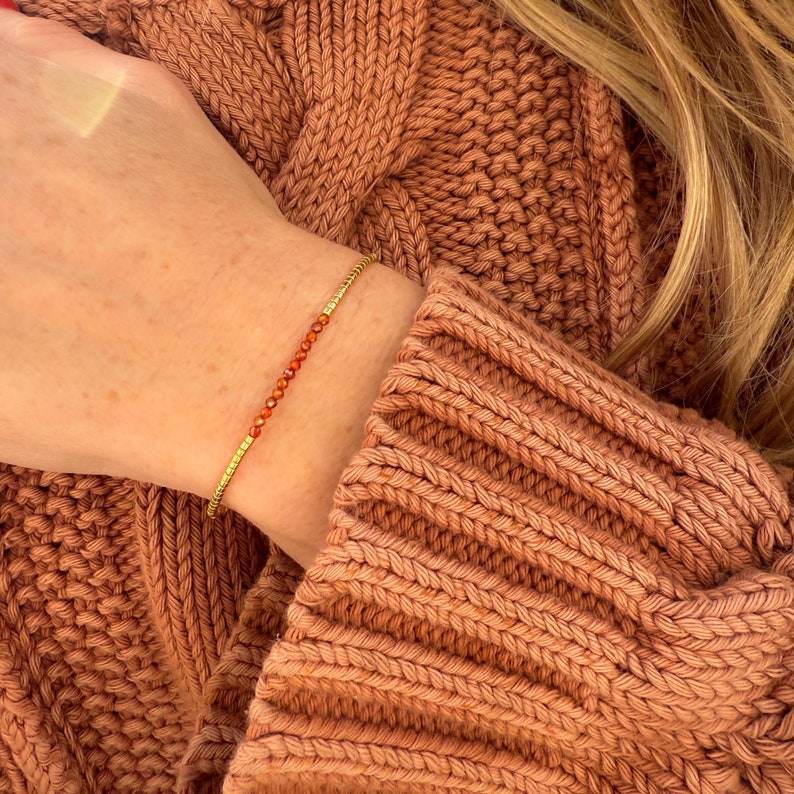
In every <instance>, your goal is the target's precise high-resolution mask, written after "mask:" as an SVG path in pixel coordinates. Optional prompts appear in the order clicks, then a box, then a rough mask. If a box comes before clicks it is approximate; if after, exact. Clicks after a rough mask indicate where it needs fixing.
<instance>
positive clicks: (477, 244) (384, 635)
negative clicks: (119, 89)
mask: <svg viewBox="0 0 794 794" xmlns="http://www.w3.org/2000/svg"><path fill="white" fill-rule="evenodd" d="M20 5H21V6H22V8H23V11H25V12H26V13H34V14H39V15H44V16H48V17H51V18H54V19H59V20H61V21H64V22H66V23H67V24H71V25H74V26H76V27H78V28H80V29H81V30H83V31H84V32H86V33H87V34H89V35H92V36H94V37H95V38H97V39H98V40H100V41H102V42H103V43H105V44H106V45H108V46H112V47H114V48H116V49H119V50H121V51H124V52H129V53H132V54H136V55H139V56H141V57H146V58H149V59H151V60H153V61H157V62H159V63H161V64H163V65H164V66H166V67H167V68H168V69H169V70H170V71H172V72H173V73H174V74H176V75H177V76H178V77H179V78H180V79H182V80H183V81H184V82H185V84H186V85H187V86H188V87H189V88H190V90H191V91H192V93H193V94H194V96H195V97H196V99H197V101H198V102H199V103H200V104H201V106H202V108H203V109H204V111H205V112H206V113H207V115H208V116H209V117H210V118H211V119H212V121H213V122H214V123H215V124H216V126H217V127H218V129H219V130H220V131H221V132H222V133H223V134H224V136H225V137H226V138H227V140H229V142H230V143H231V144H232V145H233V146H234V147H235V149H236V150H237V151H238V152H239V154H240V156H242V157H243V158H244V159H245V160H246V161H247V162H248V163H249V164H250V165H251V167H252V168H253V169H254V171H255V172H256V173H257V174H258V175H259V176H260V177H261V178H262V179H263V180H264V181H265V182H266V183H267V185H268V186H269V187H270V189H271V191H272V192H273V194H274V196H275V197H276V200H277V202H278V203H279V206H280V207H281V208H282V210H283V211H284V212H285V214H286V215H287V217H288V218H289V219H290V220H291V221H293V222H295V223H298V224H300V225H302V226H304V227H306V228H308V229H310V230H312V231H314V232H317V233H318V234H321V235H324V236H326V237H329V238H332V239H334V240H337V241H339V242H343V243H345V244H347V245H350V246H353V247H355V248H357V249H358V250H371V249H374V248H377V249H379V250H380V251H381V255H382V259H383V261H384V262H385V263H386V264H389V265H391V266H392V267H394V268H395V269H397V270H398V271H399V272H401V273H403V274H405V275H406V276H407V277H409V278H412V279H414V280H417V281H422V282H423V283H425V284H426V285H427V287H428V297H427V299H426V300H425V302H424V303H423V305H422V308H421V310H420V312H419V315H418V317H417V319H416V322H415V324H414V326H413V328H412V330H411V333H410V335H409V337H408V338H407V339H406V340H405V342H404V344H403V347H402V350H401V351H400V354H399V356H398V359H397V360H396V361H395V363H394V364H393V366H392V368H391V369H390V371H389V373H388V375H387V377H386V378H385V380H384V382H383V384H382V386H381V390H380V396H379V398H378V400H377V402H376V403H375V405H374V406H373V409H372V415H371V417H370V419H369V421H368V424H367V435H366V439H365V441H364V443H363V445H362V448H361V450H360V451H359V452H358V454H357V455H356V456H355V457H354V459H353V460H351V461H350V463H349V465H348V466H347V468H346V470H345V472H344V473H343V475H342V477H341V480H340V482H339V485H338V488H337V495H336V504H335V507H334V510H333V512H332V513H331V515H330V518H329V536H328V540H327V544H326V547H325V548H324V549H323V551H322V552H321V553H320V555H319V556H318V558H317V560H316V562H315V563H314V564H313V565H312V567H311V568H310V569H309V570H308V571H306V572H305V574H304V572H302V571H301V570H300V569H299V568H298V566H297V565H296V564H295V563H294V562H292V561H291V560H289V559H288V558H287V557H286V556H285V555H283V554H282V553H281V551H280V550H279V549H278V548H276V547H275V546H271V545H270V544H268V543H267V541H266V540H265V539H264V538H263V537H262V536H261V534H260V533H259V532H258V531H257V530H256V529H255V528H253V527H251V526H249V525H248V524H246V523H245V522H243V521H242V520H241V519H240V518H239V517H238V516H235V515H234V514H227V515H225V516H223V517H221V518H220V519H218V520H216V521H214V522H213V521H210V520H208V519H206V517H205V516H204V513H203V510H202V505H203V502H202V500H201V499H199V498H198V497H195V496H192V495H187V494H181V493H176V492H173V491H169V490H167V489H162V488H159V487H155V486H152V485H148V484H143V483H136V482H131V481H125V480H119V479H113V478H104V477H85V476H78V475H72V474H52V473H43V472H35V471H30V470H26V469H21V468H18V467H10V466H0V769H1V770H3V771H2V773H0V792H21V791H31V790H32V791H40V792H51V791H59V792H61V791H63V792H68V791H74V792H111V791H112V792H125V791H129V792H170V791H174V790H178V791H181V792H192V793H195V794H198V792H208V791H218V790H221V788H222V789H223V790H224V791H225V792H228V793H230V794H231V793H234V794H236V793H237V792H253V791H267V792H304V791H305V792H309V791H312V792H320V791H322V792H358V791H361V792H364V791H366V792H393V793H397V792H401V793H404V792H410V793H411V794H413V793H414V792H428V793H429V792H454V791H460V792H532V793H533V794H534V793H535V792H566V793H567V792H582V793H583V794H584V793H587V794H592V793H594V792H598V794H610V793H612V792H614V793H615V794H617V793H618V792H620V793H621V794H623V793H624V792H643V794H645V793H646V792H658V794H662V792H673V793H676V792H679V793H683V792H692V793H693V794H694V793H695V792H696V793H697V794H740V793H741V794H750V793H751V792H752V793H753V794H791V792H794V710H793V709H792V706H793V705H794V650H793V647H792V646H794V579H792V576H794V554H792V517H791V497H792V494H793V493H794V486H793V484H792V476H791V473H790V472H788V471H786V470H782V469H775V468H773V467H772V466H770V465H769V464H768V463H766V462H765V461H764V460H763V459H761V458H760V457H759V456H757V455H756V454H755V453H753V452H752V451H751V450H750V449H749V448H748V447H747V445H746V444H744V443H743V442H742V441H740V440H738V439H736V438H735V437H734V436H733V435H732V434H731V433H730V432H728V431H727V430H726V429H725V428H724V427H722V426H720V425H719V424H717V423H715V422H711V421H708V420H707V419H704V418H702V417H700V416H698V415H696V414H695V413H694V412H692V411H688V410H686V409H683V408H680V407H676V406H674V405H671V404H665V403H662V402H658V401H657V400H656V399H652V398H651V397H650V396H649V394H650V392H651V390H652V389H654V388H655V387H658V386H659V385H662V386H664V387H665V389H666V390H665V391H662V392H661V395H662V396H663V397H676V396H677V394H678V392H677V391H676V385H675V383H674V381H675V379H676V378H680V377H681V376H682V374H685V373H686V372H687V371H688V369H689V368H690V367H691V366H692V362H693V361H696V360H697V347H696V344H697V335H694V336H693V337H692V338H685V339H679V338H673V337H672V336H668V337H667V338H666V339H665V341H664V344H663V346H662V347H661V348H660V349H659V350H658V351H649V354H648V356H647V357H646V358H645V359H644V360H643V361H641V362H639V363H638V365H637V366H636V367H635V368H634V370H633V371H631V372H629V373H625V375H626V377H625V378H623V379H621V378H618V377H617V376H614V375H611V374H608V373H606V372H605V371H604V370H603V369H602V368H601V367H600V366H599V363H600V362H602V361H604V359H605V358H606V357H607V356H608V355H609V353H610V352H611V351H612V350H614V348H615V346H616V345H617V344H618V343H619V342H620V340H621V339H623V338H625V336H626V334H627V333H628V332H629V331H630V329H631V327H632V325H633V324H634V323H635V322H636V321H637V318H638V317H639V314H640V312H641V310H642V306H643V304H644V302H645V299H646V298H647V295H648V292H649V290H650V289H651V284H652V282H653V274H654V272H658V271H659V270H660V269H662V268H663V267H664V264H665V256H666V251H665V248H664V246H662V247H659V248H656V249H655V251H654V253H653V256H652V257H651V258H650V260H649V261H645V260H644V259H643V250H645V249H647V248H648V246H649V245H650V244H651V242H652V241H653V239H654V234H655V231H657V230H658V229H659V228H661V227H662V226H664V225H665V224H669V223H670V221H669V219H667V218H665V217H664V216H663V213H662V209H663V207H664V204H665V198H664V197H665V195H666V194H667V193H668V192H669V190H670V189H671V188H670V186H669V184H667V181H666V180H667V174H668V171H669V169H668V165H669V164H668V163H667V162H666V161H665V160H664V157H663V154H662V153H660V152H658V150H657V149H655V148H654V145H653V143H652V142H647V141H645V140H643V137H642V134H641V132H639V131H638V130H637V129H636V127H634V126H632V123H631V121H630V120H626V119H624V118H623V116H622V113H621V108H620V106H619V103H618V102H617V101H616V100H615V99H614V97H613V96H612V95H611V94H610V93H609V92H608V91H607V90H606V89H605V88H604V87H603V86H602V85H601V84H600V83H599V82H598V81H597V80H596V79H595V78H593V77H592V76H590V75H587V74H583V73H581V72H580V71H579V70H578V69H576V68H573V67H571V66H570V65H568V64H567V63H565V62H564V61H563V60H562V59H561V58H560V57H558V56H557V55H555V54H554V53H552V52H550V51H549V50H548V49H546V48H545V47H543V46H542V45H540V44H538V42H536V41H534V40H532V38H531V37H529V36H527V35H524V34H521V33H519V32H517V31H516V30H514V29H513V28H511V27H510V26H508V25H507V24H505V23H504V22H503V21H502V20H500V19H499V18H498V17H497V16H496V15H495V14H494V13H493V12H492V11H491V10H489V9H487V8H485V7H482V6H480V5H478V4H476V3H474V2H471V1H470V0H462V1H461V0H435V1H434V2H432V3H430V2H427V0H403V1H401V2H398V0H369V1H368V0H302V1H301V2H296V1H295V0H283V1H282V0H279V1H278V2H275V1H274V2H267V1H266V0H257V1H256V2H247V3H246V2H243V0H234V2H229V1H228V0H212V2H210V3H208V4H207V3H203V2H202V3H196V2H192V1H191V0H174V1H170V0H127V1H126V2H103V1H100V0H28V1H27V2H25V0H21V2H20ZM330 276H333V274H329V277H330ZM646 279H647V282H648V283H646ZM655 397H657V398H658V397H659V392H656V393H655Z"/></svg>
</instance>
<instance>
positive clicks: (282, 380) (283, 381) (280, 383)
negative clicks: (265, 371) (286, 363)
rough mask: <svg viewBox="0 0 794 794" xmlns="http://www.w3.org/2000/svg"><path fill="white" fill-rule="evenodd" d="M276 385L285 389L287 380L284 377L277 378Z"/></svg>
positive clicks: (287, 384) (287, 383)
mask: <svg viewBox="0 0 794 794" xmlns="http://www.w3.org/2000/svg"><path fill="white" fill-rule="evenodd" d="M276 385H277V386H278V387H279V389H286V388H287V386H289V381H288V380H287V379H286V378H279V379H278V380H277V381H276Z"/></svg>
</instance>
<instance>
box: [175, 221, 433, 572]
mask: <svg viewBox="0 0 794 794" xmlns="http://www.w3.org/2000/svg"><path fill="white" fill-rule="evenodd" d="M292 234H294V235H295V239H294V241H293V243H294V245H295V248H294V250H295V251H296V252H297V251H299V252H300V254H299V255H296V257H295V260H294V265H295V268H296V269H297V268H300V269H301V270H300V272H295V273H294V275H292V274H290V275H286V274H289V273H290V268H289V267H285V266H284V264H285V263H281V267H279V268H276V269H275V270H274V272H277V273H279V272H280V273H284V274H285V276H284V279H285V282H283V283H280V282H279V280H278V279H279V277H278V276H274V277H273V280H274V283H273V285H272V289H273V290H276V291H277V292H280V293H281V294H282V295H283V298H282V300H281V301H280V305H278V306H277V308H276V312H277V315H278V316H277V317H276V318H275V323H274V322H273V320H274V318H273V316H272V314H271V315H270V316H269V317H268V318H267V321H265V319H264V318H260V319H261V322H260V323H259V328H249V329H248V333H246V339H245V341H244V342H242V343H241V344H242V348H243V349H246V350H250V352H249V353H248V356H246V357H244V359H243V360H242V361H241V362H240V365H241V369H240V370H239V372H238V374H237V375H236V376H235V374H234V373H233V372H228V373H224V372H218V373H217V377H218V379H219V380H223V378H224V376H226V377H230V381H229V382H227V383H226V386H227V387H228V392H227V394H228V399H227V400H226V401H225V402H226V404H227V405H228V409H227V410H225V411H223V418H222V419H221V421H218V422H217V423H216V428H215V430H214V436H213V437H212V438H206V439H205V442H206V443H204V444H202V449H201V451H200V452H197V457H196V460H195V463H196V465H195V466H194V467H193V471H194V475H193V480H192V481H193V482H194V483H195V485H193V486H191V488H190V490H194V491H196V492H197V493H201V494H202V495H206V496H209V495H210V493H211V492H212V490H213V488H214V487H215V484H216V482H217V479H218V477H219V476H220V474H221V473H222V472H223V470H224V468H225V467H226V465H227V463H228V462H229V459H230V458H231V455H232V453H233V452H234V450H235V449H236V447H237V445H238V444H239V443H240V441H242V439H243V438H244V437H245V435H246V433H247V430H248V428H249V426H250V424H251V419H252V417H253V416H255V415H256V413H257V412H258V411H259V410H260V409H261V407H262V406H263V405H264V402H265V399H266V398H267V397H268V395H269V394H270V390H271V389H272V388H273V385H274V382H275V380H276V378H277V377H278V376H279V374H280V372H281V371H282V370H283V369H284V367H285V366H286V365H287V364H288V363H289V361H290V359H291V358H292V357H293V353H294V351H295V349H296V347H297V346H298V345H299V343H300V341H301V339H302V338H303V334H304V333H305V331H306V330H307V328H308V326H309V325H310V324H311V323H312V322H313V321H314V318H315V317H316V316H317V314H318V313H319V312H320V311H321V310H322V308H323V307H324V305H325V303H326V302H327V300H328V298H330V296H331V295H332V294H333V293H334V291H335V290H336V288H337V286H338V284H339V282H341V280H342V279H343V278H344V277H345V276H346V275H347V273H348V272H349V271H350V269H351V267H352V266H353V265H354V264H355V263H356V262H357V261H358V259H360V254H358V253H357V252H355V251H352V250H351V249H348V248H344V247H342V246H338V245H335V244H333V243H329V242H327V241H325V240H322V239H320V238H317V237H316V236H314V235H309V234H307V233H305V232H300V231H299V230H295V229H294V228H293V229H292ZM423 294H424V291H423V290H422V288H421V287H419V286H418V285H416V284H414V283H413V282H411V281H409V280H408V279H406V278H405V277H403V276H400V275H399V274H397V273H395V272H394V271H392V270H390V269H389V268H387V267H384V266H383V265H380V264H378V263H375V264H372V265H370V266H369V267H368V268H367V270H366V271H365V273H364V274H362V275H361V276H360V277H359V279H358V280H357V281H356V283H355V285H354V286H353V287H352V288H351V290H350V291H349V292H348V294H347V295H346V296H345V298H344V300H343V302H342V303H341V304H340V306H339V308H338V309H337V311H336V312H335V313H334V315H333V319H332V321H331V322H330V323H329V325H328V326H327V328H326V329H325V330H324V332H323V333H322V335H321V337H320V338H319V339H318V342H317V344H316V347H315V349H313V350H312V353H311V355H310V356H309V358H308V359H307V361H306V362H305V365H304V366H303V367H302V368H301V370H300V372H299V374H298V376H297V377H296V378H295V379H294V380H293V381H292V382H291V383H290V385H289V388H288V390H287V393H286V395H285V398H284V399H283V400H282V401H281V402H280V403H279V404H278V406H277V407H276V409H275V410H274V412H273V416H272V418H271V419H270V420H269V421H268V423H267V425H266V426H265V428H264V430H263V432H262V435H261V437H260V438H259V439H257V441H256V442H255V443H254V444H253V445H252V446H251V448H250V449H249V451H248V453H247V454H246V456H245V460H244V461H243V462H242V463H241V464H240V467H239V468H238V470H237V472H236V474H235V475H234V478H233V479H232V482H231V483H230V484H229V487H228V489H227V491H226V494H225V496H224V504H225V505H226V507H228V508H231V509H234V510H236V511H237V512H239V513H241V514H242V515H244V516H245V517H246V518H248V519H249V520H250V521H251V522H252V523H254V524H255V525H256V526H258V527H259V528H260V529H262V531H263V532H265V533H266V534H267V535H268V536H269V537H271V539H272V540H273V541H274V542H276V543H278V545H279V546H281V547H282V548H283V549H284V551H286V552H287V553H288V554H290V555H291V556H292V557H293V558H294V559H296V560H297V561H298V562H299V563H301V564H302V565H304V566H306V565H308V564H309V563H310V562H311V560H312V559H313V558H314V556H315V555H316V553H317V552H318V551H319V549H320V548H321V546H322V544H323V542H324V540H325V536H326V534H327V531H328V523H327V517H328V513H329V511H330V509H331V506H332V502H333V494H334V490H335V487H336V483H337V481H338V478H339V476H340V474H341V473H342V470H343V468H344V466H345V465H346V464H347V462H348V461H349V460H350V458H351V457H352V456H353V454H354V453H355V452H356V450H357V449H358V447H359V445H360V443H361V441H362V439H363V434H364V423H365V421H366V419H367V417H368V415H369V412H370V407H371V405H372V402H373V401H374V399H375V397H376V396H377V391H378V388H379V385H380V383H381V381H382V379H383V377H384V375H385V374H386V371H387V369H388V367H389V366H390V365H391V363H392V362H393V360H394V358H395V356H396V353H397V351H398V349H399V347H400V344H401V342H402V340H403V339H404V337H405V336H406V334H407V333H408V331H409V329H410V326H411V323H412V320H413V317H414V315H415V313H416V310H417V309H418V307H419V304H420V303H421V300H422V297H423ZM270 305H271V306H272V303H271V304H270ZM271 312H272V309H271ZM255 314H256V313H255V312H249V322H256V321H255V320H254V316H255ZM241 321H242V318H241ZM263 325H266V326H269V329H268V330H265V329H263V328H262V326H263ZM245 358H247V359H249V365H248V366H246V363H245Z"/></svg>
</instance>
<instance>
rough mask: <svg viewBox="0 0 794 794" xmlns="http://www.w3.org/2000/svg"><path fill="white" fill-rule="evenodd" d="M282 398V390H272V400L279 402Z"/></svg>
mask: <svg viewBox="0 0 794 794" xmlns="http://www.w3.org/2000/svg"><path fill="white" fill-rule="evenodd" d="M283 396H284V389H279V388H278V387H276V388H275V389H273V397H274V399H276V400H280V399H281V398H282V397H283Z"/></svg>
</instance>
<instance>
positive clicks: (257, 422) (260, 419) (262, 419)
mask: <svg viewBox="0 0 794 794" xmlns="http://www.w3.org/2000/svg"><path fill="white" fill-rule="evenodd" d="M264 423H265V417H264V416H257V417H256V419H254V424H255V425H256V426H257V427H262V425H263V424H264Z"/></svg>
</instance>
